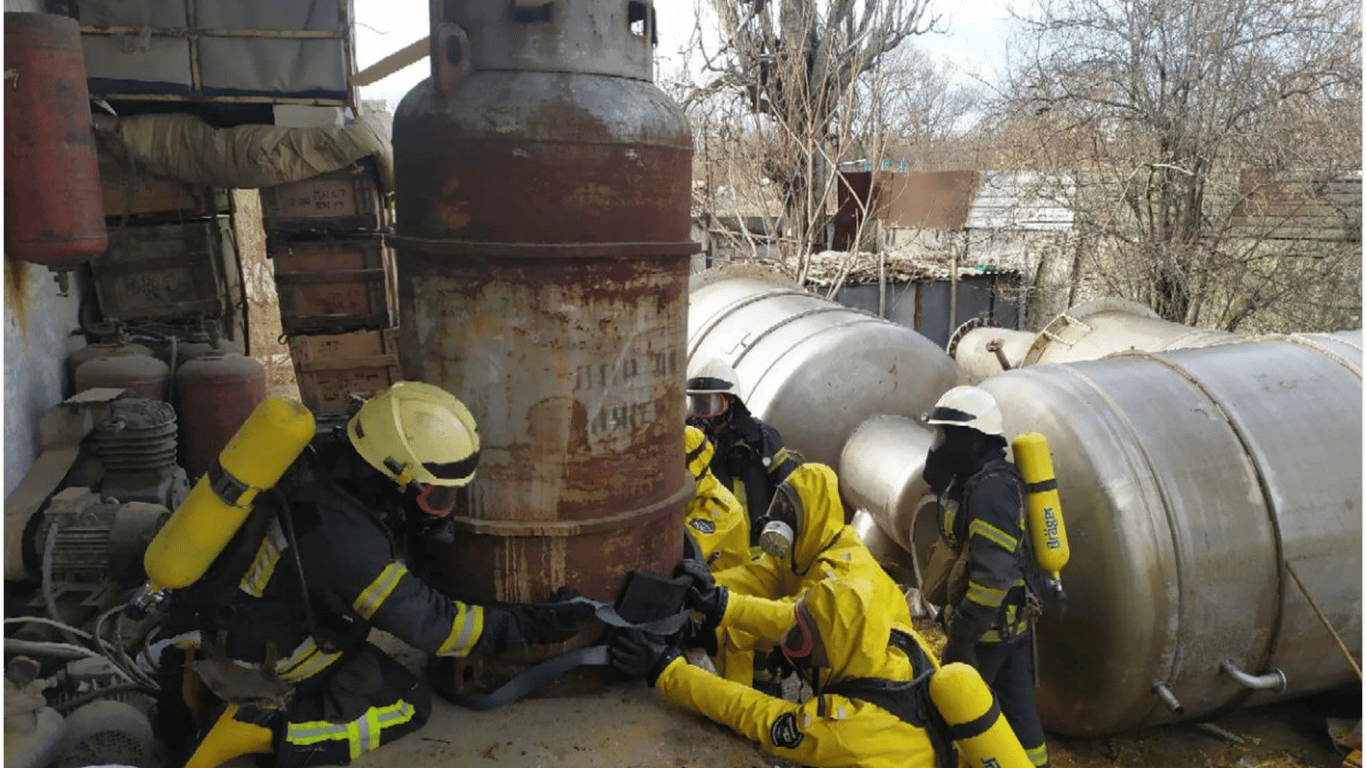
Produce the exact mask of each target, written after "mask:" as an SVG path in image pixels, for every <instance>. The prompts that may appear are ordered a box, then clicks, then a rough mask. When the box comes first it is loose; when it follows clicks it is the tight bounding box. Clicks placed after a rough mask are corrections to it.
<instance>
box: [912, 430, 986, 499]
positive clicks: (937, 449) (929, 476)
mask: <svg viewBox="0 0 1366 768" xmlns="http://www.w3.org/2000/svg"><path fill="white" fill-rule="evenodd" d="M973 435H974V430H970V429H964V428H962V427H942V426H939V427H935V438H934V443H933V444H932V445H930V451H929V453H928V454H927V455H926V456H925V470H924V473H923V474H924V478H925V484H926V485H928V486H930V491H932V492H933V493H935V494H938V495H940V496H942V495H943V494H944V491H946V490H947V489H948V487H949V483H950V482H951V481H952V480H953V479H954V477H956V476H957V475H958V473H959V472H961V471H963V469H965V468H966V466H967V464H968V462H969V461H970V460H971V459H972V453H973V445H974V440H973Z"/></svg>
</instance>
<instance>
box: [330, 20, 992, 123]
mask: <svg viewBox="0 0 1366 768" xmlns="http://www.w3.org/2000/svg"><path fill="white" fill-rule="evenodd" d="M933 1H934V2H935V5H934V6H933V8H934V10H935V11H936V12H938V13H940V14H941V15H942V16H943V17H944V19H945V20H946V21H947V22H948V28H949V33H948V34H933V35H922V36H919V37H917V38H915V39H914V43H915V45H916V46H917V47H919V48H922V49H924V50H926V51H928V52H930V53H931V54H933V55H934V56H935V57H937V58H939V59H942V60H945V61H948V62H951V63H952V64H953V65H954V66H955V67H956V68H957V69H958V70H959V71H960V72H961V73H962V74H963V77H964V78H965V80H966V79H968V78H970V76H971V75H974V74H976V75H981V76H983V77H986V78H988V79H990V75H991V74H992V70H993V69H994V68H995V67H998V66H999V65H1000V60H1001V59H1000V52H1001V50H1002V48H1003V46H1004V44H1005V37H1006V30H1007V24H1006V20H1007V18H1008V15H1007V13H1006V10H1005V8H1006V4H1007V0H933ZM355 7H356V21H357V27H356V58H357V66H358V68H360V69H363V68H365V67H366V66H369V65H370V64H373V63H374V62H376V61H378V60H379V59H381V58H383V57H385V56H387V55H389V54H390V53H393V52H394V51H396V50H398V49H400V48H402V47H404V46H406V45H408V44H409V43H411V42H413V41H414V40H418V39H421V38H423V37H425V36H426V35H427V32H428V13H427V3H426V2H425V1H424V0H355ZM655 7H656V8H657V9H658V15H659V46H658V47H657V48H656V49H655V50H656V54H655V55H656V70H657V71H669V70H673V69H675V68H677V66H678V65H679V63H680V58H679V56H678V49H679V48H680V47H681V46H683V45H684V44H686V43H687V40H688V36H689V33H690V32H691V30H692V27H693V18H694V17H693V7H694V6H693V2H692V0H655ZM429 72H430V68H429V65H428V63H427V61H426V60H425V59H424V60H422V61H421V62H419V63H417V64H414V65H412V66H410V67H407V68H406V69H403V70H401V71H399V72H397V73H395V74H393V75H390V76H389V77H387V78H385V79H384V80H381V81H380V82H378V83H376V84H374V85H371V86H367V87H365V88H362V89H361V98H365V99H384V100H385V101H386V102H388V105H389V109H390V111H392V110H393V109H394V108H396V107H397V106H398V102H399V99H402V98H403V95H404V94H405V93H407V92H408V91H409V90H410V89H411V88H412V87H413V86H414V85H416V84H417V83H419V82H421V81H422V80H423V79H424V78H426V77H427V75H428V73H429Z"/></svg>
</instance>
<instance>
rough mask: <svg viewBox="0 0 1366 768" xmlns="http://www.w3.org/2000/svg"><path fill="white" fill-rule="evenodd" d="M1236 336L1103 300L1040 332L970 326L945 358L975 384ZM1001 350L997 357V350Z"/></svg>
mask: <svg viewBox="0 0 1366 768" xmlns="http://www.w3.org/2000/svg"><path fill="white" fill-rule="evenodd" d="M1239 338H1242V336H1241V335H1240V334H1234V333H1229V332H1228V331H1218V330H1213V329H1209V328H1194V327H1192V326H1189V325H1182V324H1180V323H1173V322H1171V321H1169V320H1163V319H1162V318H1161V317H1159V316H1158V314H1157V313H1156V312H1154V311H1152V310H1151V309H1149V308H1148V307H1145V306H1143V305H1142V304H1139V303H1137V302H1134V301H1128V300H1126V299H1118V298H1103V299H1096V300H1094V301H1088V302H1086V303H1085V304H1078V305H1077V306H1075V307H1072V308H1071V309H1069V310H1067V311H1066V312H1064V313H1062V314H1060V315H1058V316H1057V317H1055V318H1053V319H1052V320H1051V321H1049V323H1048V325H1046V326H1044V329H1043V330H1042V331H1039V332H1038V333H1031V332H1029V331H1014V330H1010V329H1007V328H995V327H992V326H989V325H982V324H981V323H980V322H974V321H969V322H967V323H964V324H963V325H961V326H959V328H958V330H957V331H955V332H954V335H953V338H952V339H950V340H949V354H950V355H952V356H953V359H954V360H955V361H956V362H957V363H958V365H959V366H960V367H961V368H962V369H963V372H964V373H965V374H966V375H967V377H968V380H969V381H970V382H973V383H976V382H979V381H981V380H983V379H985V378H988V377H990V376H995V375H997V374H999V373H1001V372H1002V371H1003V370H1008V369H1009V368H1020V367H1022V366H1026V365H1038V364H1039V363H1071V362H1076V361H1078V360H1097V359H1100V358H1102V357H1105V356H1106V355H1109V354H1113V353H1116V352H1125V351H1129V350H1138V351H1141V352H1160V351H1162V350H1164V349H1189V348H1192V347H1207V346H1209V345H1211V344H1223V343H1225V342H1228V341H1236V340H1238V339H1239ZM998 348H999V351H997V349H998Z"/></svg>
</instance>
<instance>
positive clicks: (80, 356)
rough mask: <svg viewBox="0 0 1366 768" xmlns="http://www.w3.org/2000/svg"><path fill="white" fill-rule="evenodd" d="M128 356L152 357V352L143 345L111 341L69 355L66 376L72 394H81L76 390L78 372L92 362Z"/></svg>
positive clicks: (117, 340)
mask: <svg viewBox="0 0 1366 768" xmlns="http://www.w3.org/2000/svg"><path fill="white" fill-rule="evenodd" d="M127 355H148V356H151V355H152V350H150V349H148V348H147V347H144V346H143V345H141V344H134V343H133V342H131V341H128V340H127V339H126V338H124V339H118V338H114V339H110V340H108V341H101V342H97V343H95V344H90V345H88V346H84V347H81V348H80V349H78V350H76V351H75V352H72V353H71V354H70V355H67V358H66V375H67V381H70V382H71V386H72V390H71V391H72V393H73V394H74V393H76V392H79V391H80V390H78V389H76V388H75V387H76V371H77V369H79V368H80V367H81V366H82V365H84V364H85V363H86V362H88V361H90V360H99V359H100V358H103V357H124V356H127Z"/></svg>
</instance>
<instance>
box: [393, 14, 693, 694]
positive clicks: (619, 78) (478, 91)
mask: <svg viewBox="0 0 1366 768" xmlns="http://www.w3.org/2000/svg"><path fill="white" fill-rule="evenodd" d="M432 18H433V28H432V41H433V42H432V53H433V60H432V68H433V76H432V77H431V78H429V79H428V80H426V81H424V82H422V83H420V84H419V85H418V86H416V87H415V88H414V89H413V90H412V91H410V92H409V93H408V95H407V96H406V97H404V99H403V101H402V102H401V103H400V104H399V107H398V110H397V112H396V114H395V118H394V158H395V171H396V185H397V200H398V211H397V233H398V235H399V236H398V237H397V238H395V239H394V243H395V246H396V254H397V274H398V290H399V305H400V311H401V322H400V334H401V336H400V346H399V352H400V360H401V362H402V364H403V369H404V374H405V377H406V378H409V379H416V380H421V381H427V382H431V383H433V384H438V385H440V386H443V387H445V388H446V389H448V390H450V391H451V392H452V393H454V394H455V395H456V396H457V397H459V398H461V399H462V400H463V401H464V402H465V403H467V404H468V405H469V407H470V409H471V411H472V412H473V413H474V415H475V417H476V418H477V419H478V421H479V432H480V437H481V441H482V460H481V463H480V466H479V469H478V473H477V475H476V477H475V479H474V481H473V483H472V484H471V485H470V486H469V489H468V493H467V494H466V503H465V504H464V505H463V506H462V507H461V508H458V509H457V511H456V514H455V516H454V527H455V529H456V530H455V535H454V536H450V537H447V540H446V542H445V543H441V544H437V545H435V546H433V547H432V548H431V551H430V552H429V554H430V555H431V557H429V569H430V570H429V573H430V577H431V578H433V579H435V580H436V581H437V583H438V584H439V586H441V588H443V589H445V590H446V591H448V592H451V593H452V594H459V595H462V596H465V597H467V598H471V599H476V600H478V599H484V600H490V599H492V600H508V601H530V600H545V599H547V598H548V597H549V596H550V595H551V593H552V592H553V591H554V589H555V588H556V587H559V586H561V585H565V584H568V585H572V586H574V587H576V588H577V589H579V590H580V591H581V592H582V593H583V594H584V595H586V596H589V597H593V598H598V599H604V600H614V599H616V598H617V597H618V595H619V593H620V591H621V587H622V585H623V583H624V581H625V580H626V577H627V576H628V575H629V574H630V572H631V571H633V570H636V569H640V570H645V571H650V572H654V573H657V574H663V575H666V576H667V575H670V573H671V571H672V569H673V567H674V565H675V564H676V563H677V562H678V560H679V558H680V554H681V551H682V540H683V527H682V509H683V505H684V504H685V502H686V501H687V500H688V499H689V498H690V497H691V495H692V491H693V487H692V486H693V484H692V482H691V478H690V477H688V475H687V474H686V472H685V471H684V461H683V423H684V415H685V414H684V402H685V397H684V394H683V379H684V376H685V357H686V352H685V336H686V325H687V283H688V268H689V264H688V262H689V256H690V254H692V253H694V252H696V250H697V245H696V244H695V243H693V242H692V241H691V240H690V238H689V205H690V180H691V168H692V138H691V135H690V132H689V128H688V122H687V120H686V119H685V117H684V115H683V113H682V111H681V110H680V109H679V107H678V106H677V105H676V104H675V103H674V102H673V101H672V100H670V99H669V97H668V96H666V95H665V94H664V93H663V92H662V91H660V90H659V89H658V88H657V87H655V85H654V83H653V81H652V72H651V66H652V44H651V38H652V36H653V33H654V29H653V25H654V9H653V7H652V4H651V3H650V2H630V3H628V2H622V1H621V0H615V1H613V2H604V1H602V0H555V2H551V3H544V4H540V5H537V6H534V7H532V6H528V7H525V8H524V7H520V6H519V7H517V8H516V9H512V10H511V11H510V10H509V7H508V5H507V3H506V2H504V0H469V1H460V2H457V1H456V0H446V1H445V2H443V1H442V0H434V2H433V4H432ZM585 50H591V51H592V52H593V53H592V55H591V56H584V55H583V54H582V52H583V51H585ZM589 634H590V633H588V632H585V633H583V634H582V635H581V636H580V637H579V638H578V642H579V644H582V643H583V642H587V641H588V640H590V639H592V638H590V637H589ZM546 653H548V651H546V650H544V649H529V650H527V651H525V652H521V653H519V654H509V655H508V656H506V657H504V658H503V659H501V660H497V661H495V660H490V659H482V660H480V659H476V660H473V661H472V662H470V666H468V667H466V668H465V669H463V670H459V671H458V672H457V675H460V676H459V677H458V679H457V681H456V682H457V686H458V685H459V684H461V683H463V682H467V678H466V677H465V675H468V676H469V677H470V678H473V679H474V683H472V685H474V687H476V688H477V687H480V686H481V685H482V686H487V685H494V684H497V683H498V682H500V678H502V677H504V676H505V675H506V674H510V673H511V672H512V671H516V669H517V668H518V665H519V664H525V663H530V662H531V661H534V660H536V659H537V658H538V657H540V656H543V655H544V654H546Z"/></svg>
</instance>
